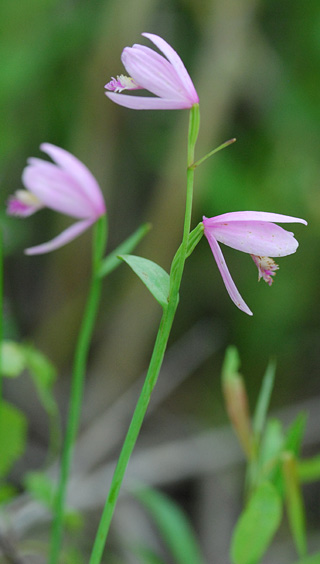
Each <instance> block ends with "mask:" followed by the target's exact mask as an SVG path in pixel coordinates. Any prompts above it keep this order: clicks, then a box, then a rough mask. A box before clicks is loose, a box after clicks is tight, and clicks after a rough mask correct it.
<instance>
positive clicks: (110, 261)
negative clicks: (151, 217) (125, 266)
mask: <svg viewBox="0 0 320 564" xmlns="http://www.w3.org/2000/svg"><path fill="white" fill-rule="evenodd" d="M150 228H151V225H150V223H144V224H143V225H141V226H140V227H139V228H138V229H137V230H136V231H135V232H134V233H133V234H132V235H130V237H128V239H126V240H125V241H124V242H123V243H121V245H119V247H117V248H116V249H115V250H114V251H112V253H110V254H109V255H108V256H107V257H106V258H104V259H103V260H102V261H101V266H100V269H99V272H98V276H100V277H103V276H107V275H108V274H110V272H112V271H113V270H115V269H116V268H117V266H119V265H120V262H119V255H126V254H130V253H132V251H133V250H134V249H135V248H136V246H137V245H138V244H139V243H140V241H141V239H143V237H145V235H146V234H147V233H148V232H149V231H150Z"/></svg>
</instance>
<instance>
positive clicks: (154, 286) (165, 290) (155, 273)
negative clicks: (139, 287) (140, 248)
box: [119, 255, 170, 308]
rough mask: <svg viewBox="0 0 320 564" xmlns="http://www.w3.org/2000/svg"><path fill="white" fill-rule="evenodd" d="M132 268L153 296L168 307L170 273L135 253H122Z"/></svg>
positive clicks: (123, 258)
mask: <svg viewBox="0 0 320 564" xmlns="http://www.w3.org/2000/svg"><path fill="white" fill-rule="evenodd" d="M119 258H120V259H122V260H124V261H125V262H126V263H127V264H128V265H129V266H130V267H131V268H132V270H133V271H134V272H135V273H136V274H137V275H138V276H139V278H140V280H142V282H143V283H144V284H145V285H146V286H147V288H148V290H149V291H150V292H151V294H152V295H153V297H154V298H155V299H156V300H157V302H159V304H160V305H161V306H162V307H163V308H166V307H167V305H168V295H169V287H170V277H169V274H168V273H167V272H166V271H165V270H163V268H161V266H159V265H158V264H156V263H155V262H152V261H151V260H148V259H145V258H142V257H137V256H135V255H121V256H120V257H119Z"/></svg>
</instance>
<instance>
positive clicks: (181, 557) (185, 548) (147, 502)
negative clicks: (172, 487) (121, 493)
mask: <svg viewBox="0 0 320 564" xmlns="http://www.w3.org/2000/svg"><path fill="white" fill-rule="evenodd" d="M134 495H135V496H136V497H137V499H138V500H139V501H140V502H141V503H142V504H143V505H144V506H145V507H146V509H147V510H148V511H149V512H150V513H151V515H152V517H153V519H154V520H155V522H156V524H157V526H158V528H159V530H160V533H161V536H162V538H163V540H164V542H165V543H166V545H167V546H168V548H169V549H170V552H171V554H172V556H173V557H174V559H175V561H176V562H177V564H195V563H197V564H203V563H204V559H203V557H202V555H201V552H200V548H199V545H198V542H197V540H196V537H195V534H194V531H193V530H192V527H191V525H190V523H189V521H188V520H187V518H186V516H185V514H184V513H183V512H182V511H181V509H180V508H179V507H178V506H177V505H176V504H175V503H173V502H172V501H171V500H170V499H169V498H168V497H167V496H165V495H163V494H162V493H160V492H158V491H156V490H152V489H149V488H143V489H140V490H138V491H135V492H134Z"/></svg>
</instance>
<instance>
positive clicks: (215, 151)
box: [192, 137, 236, 168]
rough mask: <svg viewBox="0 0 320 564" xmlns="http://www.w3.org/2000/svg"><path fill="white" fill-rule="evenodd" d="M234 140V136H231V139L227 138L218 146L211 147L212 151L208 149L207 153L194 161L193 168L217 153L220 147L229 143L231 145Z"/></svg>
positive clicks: (224, 146)
mask: <svg viewBox="0 0 320 564" xmlns="http://www.w3.org/2000/svg"><path fill="white" fill-rule="evenodd" d="M235 142H236V138H235V137H233V139H229V141H226V142H225V143H222V145H219V147H216V149H213V151H210V153H208V154H207V155H205V156H204V157H202V159H199V160H198V161H196V162H195V163H193V165H192V166H193V168H197V166H199V165H201V164H202V163H203V162H204V161H206V160H207V159H209V157H212V155H215V154H216V153H218V152H219V151H221V150H222V149H225V148H226V147H229V145H232V143H235Z"/></svg>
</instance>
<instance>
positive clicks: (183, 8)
mask: <svg viewBox="0 0 320 564" xmlns="http://www.w3.org/2000/svg"><path fill="white" fill-rule="evenodd" d="M0 28H1V30H0V31H1V40H0V60H1V70H0V75H1V88H0V130H1V138H0V170H1V176H0V182H1V210H2V211H1V212H0V219H1V222H2V226H3V230H4V239H5V252H6V255H7V256H6V265H5V266H6V271H5V319H4V322H5V336H6V337H7V338H9V339H14V340H18V339H20V338H23V339H28V340H30V341H32V342H34V343H35V345H36V346H37V348H38V349H39V350H41V351H43V352H44V353H45V354H46V355H48V357H49V358H50V359H52V360H53V362H54V364H55V365H56V366H57V367H58V370H59V372H60V374H61V375H62V376H65V377H66V380H67V378H68V375H69V372H70V366H71V361H72V355H73V349H74V343H75V338H76V334H77V330H78V325H79V320H80V318H81V314H82V308H83V301H84V294H85V291H86V288H87V281H88V274H89V268H90V233H87V234H85V235H83V236H82V237H81V238H80V239H79V240H77V241H74V242H73V243H72V244H70V245H69V246H67V247H65V248H64V249H61V250H59V251H57V252H56V253H53V254H52V255H47V256H43V257H25V256H24V255H23V249H24V248H25V247H27V246H31V245H34V244H37V243H41V242H42V241H45V240H47V239H49V238H50V237H52V236H54V235H55V234H57V233H58V231H59V230H60V229H61V228H62V227H64V226H65V224H66V222H68V220H67V219H66V218H64V217H61V216H58V214H54V213H52V212H50V211H48V210H43V211H41V212H39V213H38V214H37V215H35V216H33V217H32V218H28V219H26V220H20V219H13V218H8V217H6V216H5V211H4V209H5V202H6V199H7V198H8V196H9V195H10V194H12V193H13V192H14V191H15V190H16V189H18V188H20V187H21V172H22V170H23V167H24V166H25V162H26V159H27V158H28V157H29V156H40V152H39V149H38V147H39V145H40V143H42V142H44V141H48V142H51V143H55V144H57V145H60V146H62V147H64V148H66V149H67V150H69V151H71V152H73V153H74V154H75V155H76V156H77V157H79V158H80V159H82V160H83V161H84V162H85V163H86V164H87V166H88V167H89V168H90V169H91V171H92V172H93V174H94V175H95V176H96V177H97V179H98V181H99V183H100V185H101V187H102V190H103V192H104V195H105V198H106V202H107V207H108V213H109V225H110V231H111V232H110V238H109V240H110V247H109V249H108V252H111V251H112V250H113V249H114V248H115V247H117V245H119V244H120V243H121V242H122V241H123V240H124V239H125V238H126V237H127V236H128V235H129V234H130V233H132V232H133V231H134V230H135V229H136V228H137V227H138V226H139V225H140V224H141V223H142V222H151V223H152V225H153V229H152V230H151V232H150V233H149V234H148V235H147V236H146V238H145V240H144V241H143V243H142V244H141V248H139V249H138V251H137V254H138V255H139V256H144V257H146V258H148V259H150V260H153V261H155V262H157V263H159V264H160V265H161V266H162V267H163V268H164V269H165V270H168V267H169V265H170V262H171V260H172V257H173V255H174V252H175V251H176V249H177V247H178V245H179V243H180V240H181V233H182V216H183V207H184V190H185V184H184V182H185V161H186V133H187V123H188V112H187V111H186V112H185V111H181V112H178V111H177V112H175V111H172V112H162V111H158V112H134V111H131V110H127V109H125V108H121V107H118V106H115V105H113V104H112V103H111V102H110V101H109V100H107V99H106V98H105V96H104V91H103V86H104V84H105V83H106V82H107V80H109V77H110V76H114V75H116V74H119V73H121V72H123V68H122V65H121V61H120V55H121V51H122V49H123V47H125V46H126V45H131V44H133V43H134V42H142V41H143V42H144V40H143V39H142V38H141V36H140V34H141V32H143V31H149V32H153V33H157V34H159V35H162V36H163V37H164V38H165V39H166V40H168V41H169V43H171V45H173V47H174V48H175V49H176V50H177V51H178V52H179V54H180V55H181V57H182V59H183V60H184V62H185V64H186V67H187V68H188V70H189V71H190V74H191V76H192V78H193V81H194V83H195V85H196V88H197V90H198V93H199V96H200V109H201V119H202V122H201V126H200V136H199V142H198V146H197V155H196V158H197V159H199V158H201V157H202V156H203V155H204V154H205V153H207V152H208V151H209V150H211V149H212V148H214V147H215V146H217V145H219V144H220V143H222V142H224V141H225V140H227V139H230V138H232V137H236V138H237V143H235V144H234V145H232V146H231V147H229V148H227V149H225V150H224V151H222V152H220V153H218V154H217V155H215V156H214V157H212V158H211V159H210V160H209V161H207V162H205V163H203V165H201V167H199V169H198V170H197V171H196V193H195V208H194V225H193V226H196V225H197V224H198V222H199V221H200V220H201V217H202V215H206V216H208V217H209V216H212V215H218V214H221V213H224V212H228V211H237V210H246V209H248V210H262V211H274V212H278V213H284V214H288V215H292V216H299V217H303V218H305V219H306V220H307V221H308V224H309V225H308V227H307V228H306V227H304V226H301V225H296V226H294V227H295V235H296V237H297V239H298V241H299V244H300V247H299V249H298V251H297V253H295V254H294V255H292V256H289V257H285V258H283V259H280V261H279V265H280V270H279V271H278V273H277V276H276V280H275V283H274V284H273V286H272V288H269V287H268V286H267V285H266V284H264V283H263V282H260V283H259V284H257V272H256V269H255V266H254V264H253V262H252V260H251V258H250V257H248V256H246V255H244V254H242V253H237V252H236V251H233V250H231V249H226V248H224V249H223V252H224V254H225V257H226V260H227V263H228V265H229V267H230V271H231V273H232V276H233V277H234V280H235V282H236V284H237V285H238V287H239V290H240V292H241V294H242V295H243V297H244V299H245V300H246V302H247V303H248V305H249V307H250V308H251V309H252V311H253V312H254V316H253V318H249V317H247V316H246V315H245V314H243V313H242V312H240V311H238V310H237V308H235V306H234V304H233V303H232V302H231V301H230V299H229V297H228V295H227V293H226V290H225V288H224V285H223V282H222V280H221V277H220V274H219V272H218V269H217V267H216V264H215V262H214V260H213V258H212V255H211V252H210V249H209V247H208V245H207V243H206V241H205V240H203V241H202V242H201V243H200V244H199V245H198V246H197V248H196V249H195V252H194V253H193V255H192V256H191V257H190V258H189V259H188V262H187V265H186V271H185V278H184V281H183V285H182V289H181V300H180V306H179V310H178V314H177V318H176V321H175V325H174V329H173V335H172V341H174V340H175V339H177V338H178V337H179V336H180V335H182V334H184V333H185V332H186V331H187V329H189V328H190V327H191V326H193V325H194V324H195V323H196V322H197V321H198V320H199V319H202V318H206V319H209V321H210V322H212V324H216V325H214V326H215V327H217V328H218V329H217V330H218V331H219V333H220V334H221V336H222V338H223V342H224V345H227V344H228V343H229V342H233V343H235V344H236V345H237V347H238V349H239V351H240V353H241V358H242V364H243V368H244V371H245V373H246V381H247V386H248V393H249V400H251V399H252V397H256V395H257V390H258V388H259V386H260V376H259V375H260V374H262V370H261V367H265V366H266V365H267V363H268V361H269V358H270V357H271V356H272V357H275V358H276V359H277V379H276V382H275V390H274V394H273V398H272V406H282V405H289V404H290V403H292V402H295V401H298V400H299V399H308V398H312V397H314V396H316V395H319V392H320V387H319V376H318V375H319V365H320V358H319V346H318V340H319V329H320V327H319V314H320V300H319V283H318V275H317V268H318V264H319V254H320V228H319V225H320V221H319V219H320V191H319V178H320V158H319V155H320V128H319V117H320V100H319V92H320V84H319V83H320V75H319V72H318V69H319V62H320V6H319V2H318V0H309V2H307V3H301V2H299V1H298V0H290V1H289V0H271V1H268V2H266V1H265V0H243V1H241V2H239V0H199V1H197V2H192V1H191V0H162V1H161V2H157V1H156V0H132V1H131V2H126V1H125V0H90V2H89V0H2V2H1V3H0ZM41 156H43V155H41ZM289 228H290V227H289ZM159 316H160V308H159V306H158V304H156V303H153V301H152V298H151V297H150V296H149V295H148V292H147V291H146V289H145V288H144V287H143V285H141V284H140V285H139V281H135V279H134V276H133V274H132V273H131V272H130V270H129V268H128V267H126V265H122V266H121V268H119V269H118V270H117V271H116V272H115V273H113V274H112V276H111V277H110V280H108V283H107V284H106V289H105V294H104V297H103V303H102V306H101V311H100V318H99V323H98V328H97V333H96V337H95V342H94V348H93V353H92V356H91V364H90V368H91V373H92V374H93V377H92V380H90V383H91V386H92V389H93V392H92V398H94V401H95V403H94V405H93V404H90V401H89V402H88V406H87V410H88V412H89V411H90V409H91V413H92V411H94V413H98V412H99V411H101V410H102V409H103V408H104V405H105V403H106V401H109V399H108V400H107V399H106V398H109V397H111V398H112V397H114V395H116V392H115V390H119V389H121V387H125V386H126V385H127V383H129V382H131V381H132V380H134V379H135V378H136V377H137V376H139V375H140V374H141V372H142V371H143V370H144V369H145V367H146V365H147V363H148V360H149V355H150V351H151V347H152V345H153V339H154V336H155V332H156V326H157V322H158V319H159ZM223 348H225V347H223ZM222 359H223V351H221V353H218V354H217V355H216V357H215V358H214V361H213V362H212V361H210V362H208V363H207V364H206V365H205V366H204V367H203V369H202V370H200V371H199V373H198V374H196V375H194V378H191V379H190V380H189V381H188V382H187V383H186V385H185V386H184V388H183V392H181V391H177V392H176V393H175V394H174V395H173V396H172V399H171V400H168V405H167V407H168V408H169V409H170V410H174V411H176V412H178V413H179V412H181V413H183V414H187V415H188V416H189V415H190V414H191V415H195V416H196V417H197V418H198V419H199V421H200V422H202V421H205V422H207V421H209V422H212V421H214V422H215V423H218V422H220V421H226V416H225V414H224V412H223V409H222V407H221V392H220V389H219V380H218V376H219V373H220V367H221V364H222ZM8 381H9V379H8V380H7V382H6V387H5V390H4V393H5V394H8V396H10V395H13V396H14V397H15V398H16V397H17V396H18V395H19V392H18V391H17V384H15V382H14V381H10V385H9V384H8ZM67 381H68V380H67ZM62 382H64V380H62ZM108 386H110V388H108ZM110 389H111V392H110ZM94 390H95V391H94ZM97 390H98V391H97ZM107 390H108V391H107ZM64 392H65V388H64V385H63V383H62V384H61V387H60V396H59V399H60V400H61V403H62V406H65V403H66V402H65V396H64ZM109 392H110V393H109ZM92 401H93V400H92ZM18 404H19V405H22V406H24V404H25V405H27V408H28V409H27V411H28V417H29V419H30V424H31V429H34V430H35V429H36V435H37V433H39V434H40V436H41V439H43V435H44V434H45V433H46V429H45V427H43V425H41V424H39V415H38V413H37V411H36V410H34V409H33V407H34V405H35V403H34V392H33V390H32V391H30V390H26V389H25V388H24V387H22V391H21V396H20V398H19V400H18ZM90 405H91V408H90ZM212 406H214V409H212ZM40 423H41V419H40ZM270 433H271V434H272V429H271V428H270Z"/></svg>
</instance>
